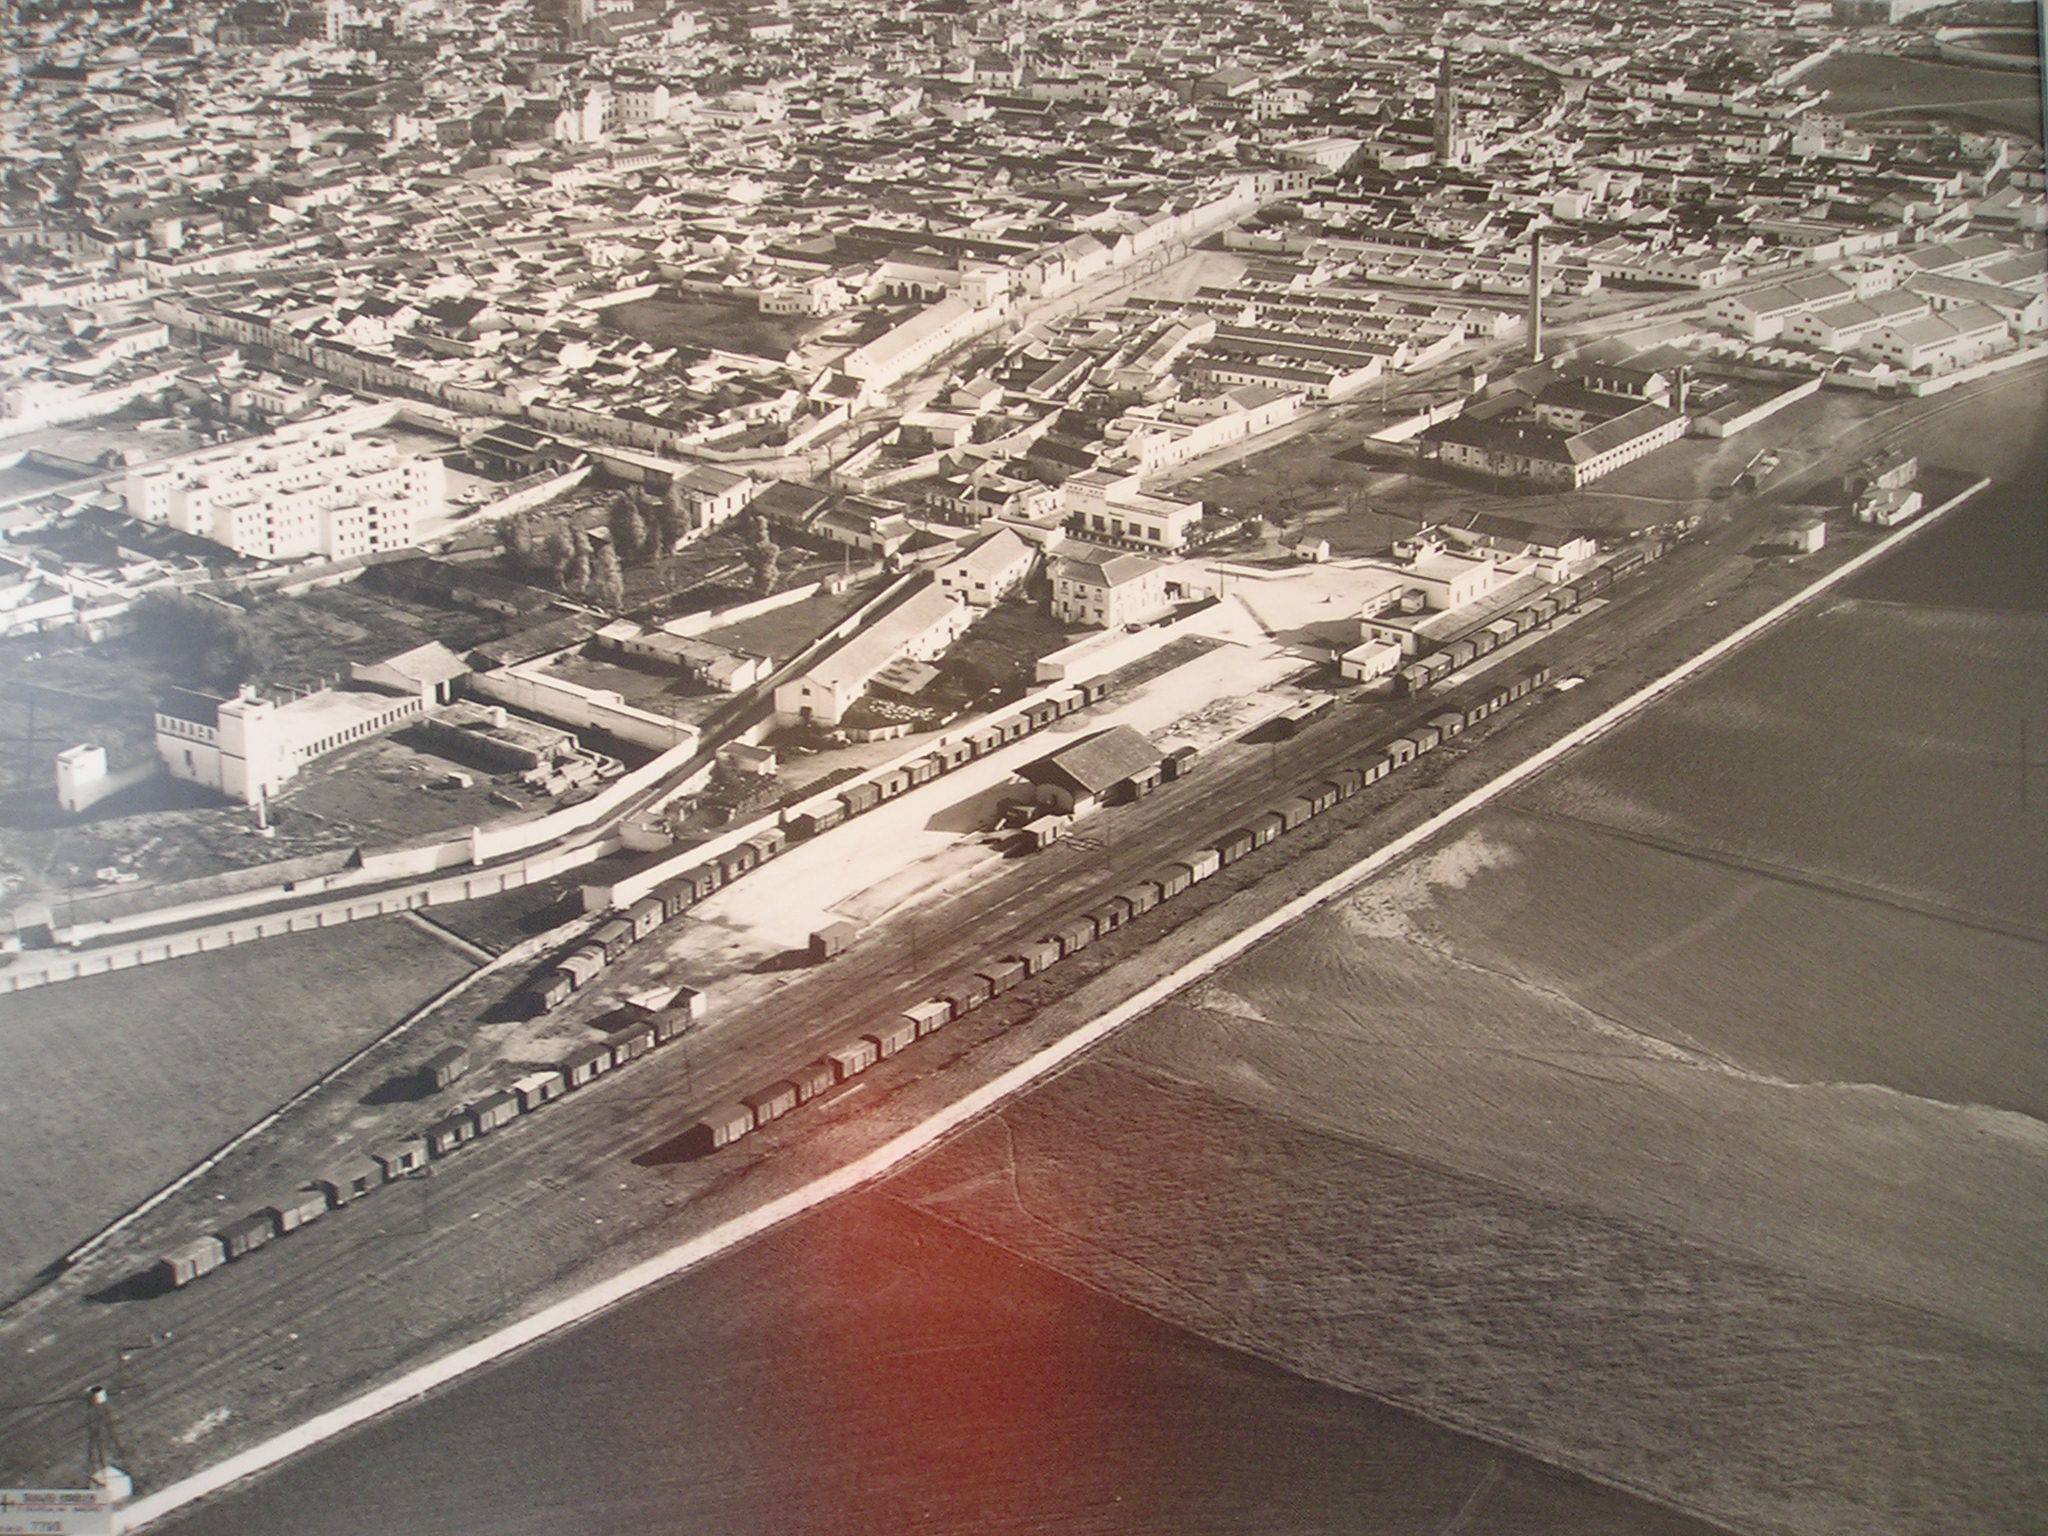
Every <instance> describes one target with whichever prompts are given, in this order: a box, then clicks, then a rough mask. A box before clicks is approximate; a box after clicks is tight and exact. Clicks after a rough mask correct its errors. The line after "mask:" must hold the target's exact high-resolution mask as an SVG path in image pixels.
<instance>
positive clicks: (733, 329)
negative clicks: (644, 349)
mask: <svg viewBox="0 0 2048 1536" xmlns="http://www.w3.org/2000/svg"><path fill="white" fill-rule="evenodd" d="M604 323H605V324H607V325H609V326H612V327H615V328H617V329H618V330H621V331H624V332H625V333H626V334H627V335H628V336H634V337H638V338H639V339H640V340H642V341H651V342H653V343H655V344H656V345H658V346H683V347H720V348H723V349H724V350H726V351H728V352H743V353H746V354H748V355H749V356H753V357H770V358H777V359H780V358H781V357H783V356H784V355H785V354H786V353H789V352H791V351H794V350H795V349H796V348H797V347H800V346H802V345H803V343H804V341H805V340H806V339H807V338H808V337H809V336H811V335H812V334H814V333H815V332H816V331H817V330H818V329H819V324H818V322H817V321H815V320H806V319H805V318H804V317H803V316H801V315H764V314H762V313H761V312H760V311H759V310H758V309H756V308H755V307H754V306H753V305H752V304H742V303H737V302H732V301H727V300H721V299H712V298H705V297H702V296H699V295H696V294H681V293H678V294H674V295H672V296H668V297H662V298H652V299H636V300H634V301H633V302H632V303H631V304H619V305H615V306H613V307H612V308H610V309H608V310H606V311H605V312H604Z"/></svg>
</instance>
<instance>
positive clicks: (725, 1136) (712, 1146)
mask: <svg viewBox="0 0 2048 1536" xmlns="http://www.w3.org/2000/svg"><path fill="white" fill-rule="evenodd" d="M753 1128H754V1112H753V1111H752V1110H751V1109H749V1108H747V1106H746V1105H744V1104H715V1105H713V1106H712V1107H711V1108H710V1109H707V1110H705V1111H704V1115H703V1118H702V1119H700V1120H698V1121H697V1123H696V1124H694V1125H692V1126H691V1127H690V1128H689V1129H688V1130H687V1131H685V1132H683V1140H684V1141H685V1142H686V1143H688V1144H690V1145H692V1146H694V1147H696V1148H697V1149H699V1150H701V1151H705V1152H716V1151H718V1150H719V1149H720V1148H721V1147H729V1146H731V1145H732V1144H733V1143H734V1142H736V1141H738V1140H739V1139H740V1138H741V1137H742V1136H744V1135H746V1134H747V1133H748V1132H749V1131H751V1130H753Z"/></svg>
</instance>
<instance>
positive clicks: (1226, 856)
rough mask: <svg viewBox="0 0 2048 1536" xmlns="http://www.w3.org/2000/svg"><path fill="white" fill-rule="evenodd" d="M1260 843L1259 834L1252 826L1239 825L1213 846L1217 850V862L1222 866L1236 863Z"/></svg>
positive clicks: (1217, 840)
mask: <svg viewBox="0 0 2048 1536" xmlns="http://www.w3.org/2000/svg"><path fill="white" fill-rule="evenodd" d="M1258 844H1259V840H1258V836H1257V834H1256V833H1254V832H1253V831H1252V829H1251V828H1250V827H1239V828H1237V829H1236V830H1235V831H1233V832H1226V833H1224V834H1223V835H1222V836H1221V837H1219V838H1218V839H1216V841H1215V843H1214V844H1213V845H1212V846H1213V847H1214V849H1215V852H1216V859H1217V863H1218V865H1219V866H1221V865H1223V864H1235V863H1236V862H1237V861H1238V860H1239V859H1241V858H1243V857H1244V856H1245V855H1246V854H1248V853H1250V852H1251V851H1252V849H1254V848H1256V847H1257V846H1258Z"/></svg>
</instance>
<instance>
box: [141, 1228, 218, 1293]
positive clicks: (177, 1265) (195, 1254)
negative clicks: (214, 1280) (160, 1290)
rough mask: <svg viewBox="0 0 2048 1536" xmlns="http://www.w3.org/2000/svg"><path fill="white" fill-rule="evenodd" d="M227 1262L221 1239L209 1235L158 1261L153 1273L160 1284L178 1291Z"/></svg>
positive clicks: (181, 1247)
mask: <svg viewBox="0 0 2048 1536" xmlns="http://www.w3.org/2000/svg"><path fill="white" fill-rule="evenodd" d="M227 1261H228V1256H227V1251H226V1250H225V1249H224V1248H222V1247H221V1241H220V1239H219V1238H217V1237H214V1236H213V1235H211V1234H208V1235H207V1236H205V1237H197V1238H194V1239H193V1240H192V1241H191V1242H189V1243H185V1244H183V1245H182V1246H180V1247H177V1248H173V1249H171V1250H170V1251H169V1252H168V1253H166V1254H164V1256H163V1257H162V1258H160V1259H158V1260H157V1261H156V1268H155V1269H154V1270H153V1271H152V1273H153V1274H154V1275H155V1276H156V1278H157V1280H158V1281H159V1282H160V1283H162V1284H164V1285H168V1286H169V1287H171V1289H173V1290H176V1289H178V1288H179V1287H180V1286H186V1285H190V1284H191V1283H192V1282H193V1281H194V1280H197V1279H198V1278H199V1277H200V1276H201V1275H207V1274H211V1273H213V1271H214V1270H216V1269H219V1268H220V1267H221V1265H223V1264H225V1263H227Z"/></svg>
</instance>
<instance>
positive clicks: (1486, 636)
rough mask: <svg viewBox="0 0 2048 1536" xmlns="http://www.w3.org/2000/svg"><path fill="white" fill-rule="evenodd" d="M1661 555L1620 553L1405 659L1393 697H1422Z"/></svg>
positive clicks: (1658, 546)
mask: <svg viewBox="0 0 2048 1536" xmlns="http://www.w3.org/2000/svg"><path fill="white" fill-rule="evenodd" d="M1663 552H1664V546H1663V544H1662V543H1661V541H1660V542H1657V543H1654V544H1651V545H1648V546H1637V547H1635V548H1631V549H1626V550H1623V551H1622V552H1621V553H1620V554H1619V555H1616V556H1615V557H1614V559H1612V560H1610V561H1609V562H1608V563H1607V564H1605V565H1603V566H1600V567H1598V568H1597V569H1595V570H1592V571H1589V572H1587V573H1586V574H1585V575H1584V576H1581V577H1580V578H1579V579H1578V580H1577V581H1572V582H1566V583H1565V584H1564V585H1562V586H1558V587H1553V588H1552V589H1551V590H1550V591H1548V592H1546V593H1544V594H1543V596H1541V597H1539V598H1536V599H1535V600H1534V601H1532V602H1530V603H1529V604H1527V605H1526V606H1524V607H1521V608H1517V609H1516V610H1515V611H1514V612H1513V613H1509V614H1504V615H1502V616H1501V617H1500V618H1498V619H1495V620H1494V621H1493V622H1492V623H1491V624H1488V625H1485V626H1484V627H1483V628H1480V629H1475V630H1473V631H1472V633H1470V634H1469V635H1466V636H1464V637H1463V638H1462V639H1458V640H1453V641H1452V642H1451V643H1450V644H1449V645H1447V646H1445V647H1444V648H1443V649H1442V650H1440V651H1438V652H1436V653H1435V654H1433V655H1429V656H1424V657H1422V658H1421V659H1420V660H1418V661H1411V662H1409V663H1408V665H1407V666H1405V667H1403V668H1401V670H1400V671H1398V672H1396V673H1395V674H1394V687H1395V691H1396V692H1397V693H1401V694H1406V695H1414V694H1418V693H1426V692H1428V690H1429V689H1431V688H1433V687H1435V686H1436V685H1437V684H1438V683H1441V682H1443V681H1444V680H1445V679H1447V678H1449V677H1451V676H1452V675H1453V674H1455V673H1458V672H1462V671H1463V670H1464V669H1465V668H1466V667H1469V666H1471V665H1472V663H1473V662H1475V661H1477V660H1478V659H1479V658H1480V657H1482V656H1490V655H1492V654H1493V653H1494V652H1495V651H1497V650H1499V649H1500V648H1501V647H1502V646H1504V645H1506V644H1508V643H1509V642H1510V641H1512V640H1516V639H1519V638H1520V637H1521V636H1523V635H1526V634H1528V633H1529V632H1530V631H1532V630H1535V629H1539V628H1541V627H1542V626H1543V625H1545V624H1548V623H1550V622H1551V621H1552V620H1554V619H1556V618H1558V617H1559V616H1560V615H1562V614H1567V613H1571V612H1572V611H1574V610H1575V609H1577V608H1578V607H1579V605H1580V604H1582V603H1584V602H1587V601H1588V600H1589V599H1592V598H1595V597H1599V596H1601V595H1602V594H1603V593H1605V592H1607V591H1608V590H1609V589H1610V588H1611V587H1612V586H1613V585H1614V583H1615V582H1616V581H1617V580H1619V579H1620V578H1621V577H1624V576H1627V575H1630V574H1631V573H1633V572H1635V571H1637V570H1640V569H1641V568H1642V567H1643V566H1644V565H1646V564H1647V563H1648V562H1650V561H1651V560H1654V559H1656V558H1657V557H1658V556H1659V555H1661V554H1662V553H1663Z"/></svg>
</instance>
